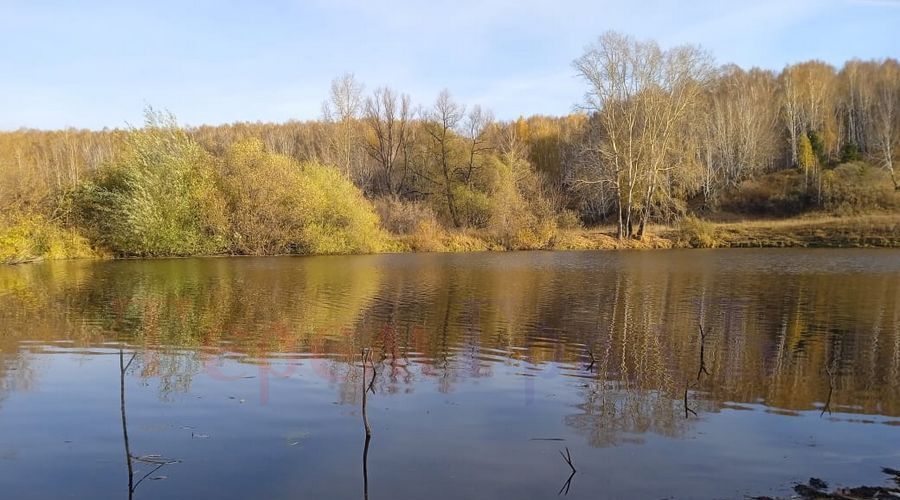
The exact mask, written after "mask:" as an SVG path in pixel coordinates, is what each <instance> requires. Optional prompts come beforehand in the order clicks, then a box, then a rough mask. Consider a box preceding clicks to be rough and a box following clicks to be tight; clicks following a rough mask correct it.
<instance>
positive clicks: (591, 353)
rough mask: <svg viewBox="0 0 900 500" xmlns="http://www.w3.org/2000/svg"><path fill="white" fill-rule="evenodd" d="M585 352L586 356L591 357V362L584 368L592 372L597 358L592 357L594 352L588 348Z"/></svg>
mask: <svg viewBox="0 0 900 500" xmlns="http://www.w3.org/2000/svg"><path fill="white" fill-rule="evenodd" d="M587 353H588V356H590V357H591V364H589V365H587V366H586V367H585V368H584V369H585V370H587V371H589V372H591V373H594V363H596V361H597V360H596V359H594V353H593V352H591V350H590V349H588V352H587Z"/></svg>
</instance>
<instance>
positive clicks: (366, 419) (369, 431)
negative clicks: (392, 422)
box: [362, 348, 374, 437]
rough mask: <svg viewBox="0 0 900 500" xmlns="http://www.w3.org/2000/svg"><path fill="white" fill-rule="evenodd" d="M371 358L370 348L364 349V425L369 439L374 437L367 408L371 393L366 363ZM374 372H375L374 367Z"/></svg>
mask: <svg viewBox="0 0 900 500" xmlns="http://www.w3.org/2000/svg"><path fill="white" fill-rule="evenodd" d="M370 356H371V351H370V350H369V349H368V348H366V349H363V352H362V368H363V376H362V383H363V386H362V389H363V396H362V417H363V425H365V427H366V436H367V437H368V436H371V435H372V428H371V427H369V416H368V414H367V413H366V406H367V405H366V403H367V400H368V398H367V397H366V396H367V394H368V393H369V388H368V385H367V384H366V363H367V362H368V360H369V358H370ZM373 370H374V367H373Z"/></svg>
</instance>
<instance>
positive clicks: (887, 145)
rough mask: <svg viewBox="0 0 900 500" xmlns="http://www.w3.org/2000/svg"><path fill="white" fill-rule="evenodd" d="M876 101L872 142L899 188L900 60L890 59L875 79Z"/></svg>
mask: <svg viewBox="0 0 900 500" xmlns="http://www.w3.org/2000/svg"><path fill="white" fill-rule="evenodd" d="M874 86H875V103H874V106H873V109H872V113H871V114H872V129H873V130H872V132H873V134H872V143H873V146H874V151H873V152H874V153H875V155H877V158H878V161H879V163H881V166H882V167H883V168H884V169H885V170H887V171H888V173H889V174H890V176H891V181H893V183H894V189H895V190H898V191H900V179H897V175H896V173H895V170H894V155H895V154H896V151H897V148H898V144H900V123H898V121H900V64H898V63H897V61H895V60H888V61H885V62H884V64H882V66H881V69H880V70H879V72H878V76H877V78H876V79H875V85H874Z"/></svg>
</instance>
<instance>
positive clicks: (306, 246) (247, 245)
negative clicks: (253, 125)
mask: <svg viewBox="0 0 900 500" xmlns="http://www.w3.org/2000/svg"><path fill="white" fill-rule="evenodd" d="M222 186H223V190H224V192H225V199H226V203H227V208H228V213H229V219H230V227H231V233H232V246H233V249H234V250H235V251H238V252H240V253H251V254H278V253H313V254H334V253H360V252H377V251H380V250H382V249H383V248H384V247H385V245H386V242H387V238H386V236H385V234H384V233H383V232H382V231H381V229H380V227H379V221H378V215H377V214H376V213H375V210H374V208H373V207H372V204H371V203H369V201H368V200H366V199H365V198H364V197H363V195H362V192H360V191H359V189H357V188H356V186H354V185H353V183H351V182H350V181H349V180H348V179H347V178H345V177H344V176H343V175H341V173H340V172H338V170H336V169H334V168H332V167H327V166H323V165H319V164H315V163H307V164H303V165H300V164H298V163H297V162H296V161H295V160H294V159H292V158H290V157H287V156H284V155H278V154H273V153H269V152H267V151H265V148H264V146H263V144H262V142H261V141H259V140H256V139H248V140H245V141H241V142H239V143H237V144H235V145H234V146H232V148H231V149H230V150H229V152H228V154H227V157H226V160H225V165H224V168H223V179H222Z"/></svg>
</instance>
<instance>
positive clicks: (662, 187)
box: [0, 32, 900, 255]
mask: <svg viewBox="0 0 900 500" xmlns="http://www.w3.org/2000/svg"><path fill="white" fill-rule="evenodd" d="M573 67H574V69H575V70H576V72H577V74H578V75H579V77H580V78H581V79H582V80H583V81H584V84H585V89H586V90H585V94H584V97H583V99H581V100H580V102H578V103H575V105H574V109H575V110H574V111H573V112H572V113H571V114H569V115H566V116H558V117H549V116H532V117H528V118H525V117H522V118H519V119H518V120H514V121H498V120H496V119H495V118H494V117H493V115H492V113H491V112H490V111H489V110H486V109H484V108H482V107H480V106H477V105H476V106H467V105H465V104H464V103H460V102H458V101H457V100H456V99H454V98H453V96H452V95H451V94H450V92H449V91H446V90H445V91H442V92H441V93H440V94H439V95H438V96H437V97H436V99H435V100H434V101H433V102H432V103H430V104H426V105H416V104H413V103H412V101H411V99H410V97H409V96H408V95H407V94H404V93H402V92H399V91H397V90H394V89H391V88H388V87H379V88H375V89H373V90H371V91H367V90H366V88H365V87H364V85H363V84H362V83H361V82H359V81H357V80H356V78H355V77H354V76H353V75H352V74H346V75H343V76H341V77H339V78H337V79H335V80H334V81H333V83H332V85H331V89H330V93H329V96H328V98H327V100H326V101H325V102H324V103H323V106H322V116H321V118H320V119H318V120H313V121H305V122H299V121H297V122H288V123H283V124H267V123H235V124H230V125H221V126H208V125H204V126H198V127H188V128H185V127H181V126H179V125H178V124H177V123H176V122H175V120H174V118H173V117H171V116H170V115H167V114H165V113H158V112H156V111H153V110H149V111H148V113H147V122H146V124H145V125H144V126H143V127H141V128H130V129H115V130H107V129H105V130H102V131H86V130H74V129H69V130H61V131H38V130H18V131H13V132H4V133H0V182H2V183H0V210H2V214H3V215H2V217H0V219H2V220H0V223H2V224H3V225H4V226H5V227H7V228H10V227H14V226H16V225H19V226H21V224H22V221H23V220H27V221H31V222H32V223H33V225H34V226H35V227H38V226H41V225H46V224H53V225H55V226H56V227H58V228H60V230H62V231H69V230H71V231H74V232H75V233H77V235H78V236H83V237H84V238H87V241H88V242H89V243H90V245H91V246H93V247H99V248H103V249H104V250H106V251H109V252H111V253H115V254H127V255H171V254H176V255H178V254H191V253H223V252H233V253H284V252H313V253H316V252H344V251H346V252H358V251H374V250H377V249H379V248H384V247H385V246H387V247H390V246H391V245H392V244H394V243H391V241H394V239H392V238H391V235H394V236H397V235H400V236H409V237H410V238H412V236H411V235H419V236H421V235H423V234H426V235H427V234H438V233H440V234H447V233H458V234H462V233H471V234H477V235H478V237H480V238H482V239H484V240H486V241H489V242H490V243H491V244H492V245H496V246H501V247H506V248H542V247H546V246H548V245H549V244H550V242H552V241H553V239H554V238H556V237H557V236H558V234H559V232H560V231H565V230H571V229H575V228H578V227H581V226H583V225H588V226H590V225H595V224H600V223H611V224H613V225H614V227H615V232H616V235H617V236H618V237H619V238H622V239H641V238H644V237H645V234H646V231H647V227H648V225H649V224H651V223H657V222H662V223H670V224H671V223H674V222H676V221H677V220H679V219H680V218H682V217H684V216H686V215H690V214H710V213H716V212H722V211H727V212H743V213H747V214H757V215H793V214H796V213H800V212H802V211H807V210H831V211H846V210H851V211H854V210H857V211H858V210H893V209H896V208H897V206H898V205H897V194H896V192H897V191H898V190H900V175H898V174H897V172H896V162H897V158H896V157H897V149H898V143H900V63H898V61H897V60H895V59H887V60H882V61H859V60H852V61H848V62H846V63H845V64H844V65H843V66H842V67H841V68H840V69H837V68H834V67H832V66H830V65H828V64H826V63H823V62H820V61H808V62H802V63H798V64H794V65H791V66H788V67H786V68H784V69H783V70H782V71H781V72H774V71H769V70H764V69H759V68H753V69H750V70H745V69H742V68H740V67H737V66H735V65H725V66H717V65H716V63H715V61H714V60H713V58H712V56H711V55H710V54H709V53H708V52H706V51H705V50H703V49H702V48H700V47H697V46H692V45H684V46H677V47H671V48H663V47H660V46H659V45H658V44H657V43H656V42H653V41H649V40H647V41H645V40H637V39H634V38H631V37H629V36H626V35H622V34H619V33H614V32H608V33H605V34H603V35H602V36H601V37H599V38H598V39H597V41H595V42H594V43H593V44H591V45H589V46H588V47H586V48H585V51H584V53H583V54H582V55H581V56H580V57H578V58H577V59H575V61H574V62H573ZM316 183H318V184H316ZM322 193H328V194H327V195H326V194H322ZM348 193H350V195H348V196H349V197H348V198H346V199H345V198H343V197H344V195H347V194H348ZM319 195H321V198H322V199H320V200H318V201H316V200H315V199H314V198H315V196H319ZM172 200H179V203H181V202H182V201H183V204H181V205H180V206H177V207H176V206H174V205H178V204H173V203H170V202H171V201H172ZM337 206H340V207H343V208H341V210H343V211H344V212H340V211H338V212H335V210H336V209H335V207H337ZM316 207H318V208H316ZM351 209H352V210H351ZM316 210H319V212H316ZM347 211H349V212H347ZM332 212H333V213H336V215H334V216H333V217H331V216H326V215H325V214H326V213H332ZM351 212H352V213H351ZM35 220H38V222H36V223H34V221H35ZM361 227H365V228H366V229H365V230H361V229H360V228H361ZM32 232H34V231H32ZM19 233H22V234H30V233H28V231H25V230H20V231H19ZM351 234H357V235H365V238H367V239H369V240H371V242H374V243H363V242H362V241H361V240H354V239H353V238H350V237H349V236H348V235H351ZM342 235H343V236H342ZM20 236H21V234H20ZM332 237H333V239H335V240H340V243H334V244H326V243H324V242H325V241H327V240H329V239H330V238H332ZM21 238H22V239H27V238H26V237H24V236H21ZM73 238H74V236H73ZM13 239H14V237H13V236H10V232H9V231H7V234H6V240H7V241H10V240H13ZM45 239H46V238H45ZM51 239H52V238H51ZM0 241H3V239H2V238H0ZM410 241H412V240H410Z"/></svg>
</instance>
